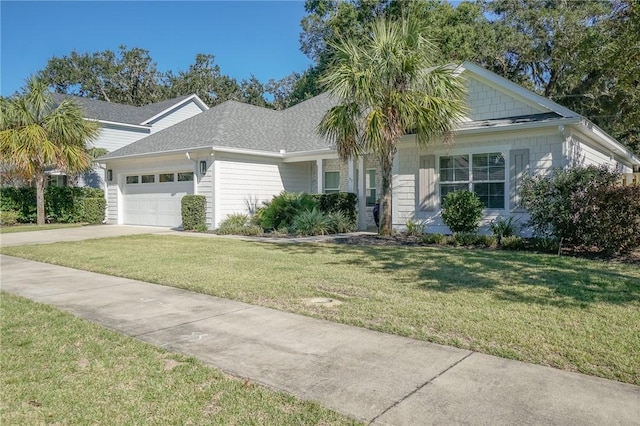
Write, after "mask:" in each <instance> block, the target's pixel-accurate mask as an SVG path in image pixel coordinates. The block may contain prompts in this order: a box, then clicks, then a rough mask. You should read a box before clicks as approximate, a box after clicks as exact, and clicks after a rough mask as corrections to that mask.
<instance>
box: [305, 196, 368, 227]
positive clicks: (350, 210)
mask: <svg viewBox="0 0 640 426" xmlns="http://www.w3.org/2000/svg"><path fill="white" fill-rule="evenodd" d="M313 198H314V199H315V200H316V201H317V203H318V210H320V211H321V212H323V213H327V214H328V213H335V212H342V213H343V214H344V215H345V216H346V217H347V218H348V219H349V220H350V221H351V223H352V224H353V225H354V226H355V223H356V219H357V215H358V213H357V212H358V210H357V204H358V196H357V195H356V194H354V193H352V192H335V193H331V194H313Z"/></svg>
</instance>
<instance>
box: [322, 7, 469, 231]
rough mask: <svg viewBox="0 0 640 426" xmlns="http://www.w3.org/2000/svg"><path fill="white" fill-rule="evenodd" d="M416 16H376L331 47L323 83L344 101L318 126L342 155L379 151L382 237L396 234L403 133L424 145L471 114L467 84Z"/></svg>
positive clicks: (336, 96) (337, 97)
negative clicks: (394, 183) (394, 191)
mask: <svg viewBox="0 0 640 426" xmlns="http://www.w3.org/2000/svg"><path fill="white" fill-rule="evenodd" d="M426 34H427V32H426V28H425V27H424V25H422V24H421V23H420V22H419V21H418V20H415V19H411V18H408V19H402V20H397V21H396V20H384V19H378V20H375V21H374V22H373V23H372V24H371V26H370V28H368V29H367V31H366V32H365V34H364V36H363V37H358V38H348V39H344V40H340V41H337V42H335V43H334V44H331V48H332V54H331V59H330V62H329V63H328V66H327V69H326V71H325V72H324V74H323V75H322V77H321V79H320V83H321V85H322V86H323V87H324V88H326V89H327V90H328V92H329V93H330V94H331V95H333V96H334V97H335V98H336V99H337V100H338V102H339V104H338V105H336V106H334V107H332V108H331V109H330V110H329V111H328V112H327V113H326V114H325V115H324V117H323V118H322V120H321V121H320V124H319V125H318V133H319V134H320V135H321V136H322V137H325V138H327V139H328V140H329V141H331V142H334V143H335V144H336V149H337V151H338V156H339V157H340V158H341V159H345V160H346V159H347V158H352V157H354V158H355V157H358V156H360V155H363V154H365V153H367V152H371V153H373V154H374V155H375V156H376V157H377V158H378V161H379V163H380V167H381V174H382V191H381V212H380V213H381V214H380V234H381V235H390V234H391V225H392V224H391V180H392V164H393V158H394V155H395V152H396V149H397V145H398V143H399V141H400V138H401V137H402V136H403V135H404V134H406V133H409V132H410V133H415V134H416V137H417V142H418V144H419V145H422V146H424V145H426V144H427V143H428V142H429V141H430V140H432V139H433V138H435V137H439V136H441V135H442V134H445V133H447V132H449V131H450V130H451V128H452V126H453V122H454V121H455V120H457V119H459V118H461V117H462V115H463V113H464V111H465V101H464V96H463V94H464V92H465V86H464V83H463V82H462V80H461V79H460V78H458V77H457V76H456V75H455V74H454V73H453V70H452V69H450V68H449V67H445V66H438V65H437V64H436V59H437V56H436V54H435V53H434V52H435V50H436V49H435V46H434V45H433V44H432V43H431V42H430V41H429V40H428V39H427V37H426Z"/></svg>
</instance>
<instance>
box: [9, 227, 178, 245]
mask: <svg viewBox="0 0 640 426" xmlns="http://www.w3.org/2000/svg"><path fill="white" fill-rule="evenodd" d="M173 232H175V231H173V230H172V229H171V228H161V227H157V226H132V225H91V226H81V227H78V228H63V229H47V230H44V231H29V232H15V233H11V234H0V247H10V246H20V245H25V244H50V243H57V242H60V241H80V240H89V239H92V238H107V237H119V236H121V235H135V234H162V233H173Z"/></svg>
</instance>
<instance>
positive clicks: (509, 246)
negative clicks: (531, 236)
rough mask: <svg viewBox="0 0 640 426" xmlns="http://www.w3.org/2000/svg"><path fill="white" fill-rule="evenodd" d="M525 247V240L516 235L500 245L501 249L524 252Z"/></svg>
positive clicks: (503, 240) (506, 238)
mask: <svg viewBox="0 0 640 426" xmlns="http://www.w3.org/2000/svg"><path fill="white" fill-rule="evenodd" d="M524 246H525V244H524V240H523V239H522V238H521V237H518V236H515V235H512V236H510V237H504V238H503V239H502V242H501V244H500V247H501V248H503V249H505V250H522V249H524Z"/></svg>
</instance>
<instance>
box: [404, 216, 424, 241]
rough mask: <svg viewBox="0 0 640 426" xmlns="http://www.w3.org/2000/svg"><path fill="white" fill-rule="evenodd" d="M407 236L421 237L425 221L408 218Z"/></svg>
mask: <svg viewBox="0 0 640 426" xmlns="http://www.w3.org/2000/svg"><path fill="white" fill-rule="evenodd" d="M405 225H406V227H407V237H419V236H420V235H422V234H424V223H422V222H418V221H415V220H412V219H407V222H406V223H405Z"/></svg>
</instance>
